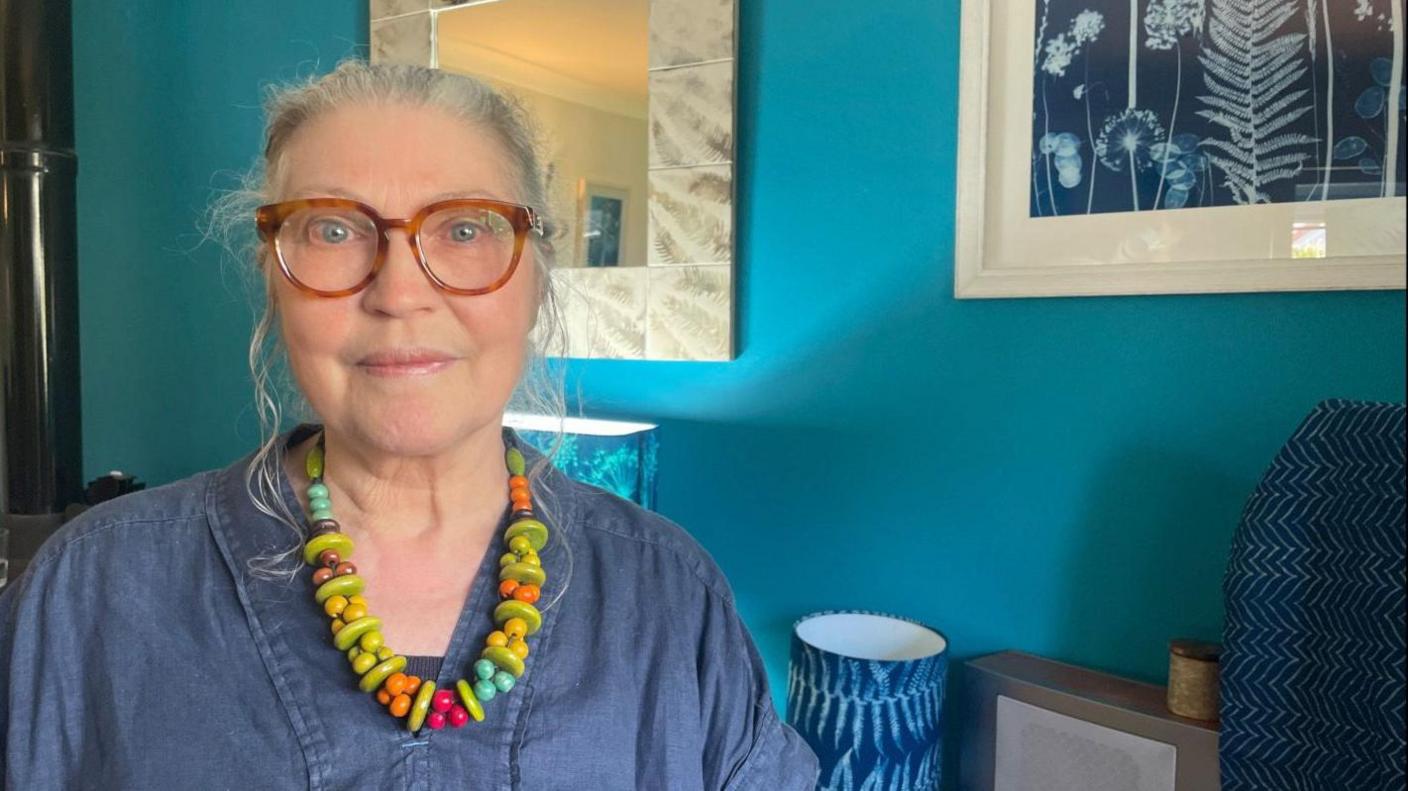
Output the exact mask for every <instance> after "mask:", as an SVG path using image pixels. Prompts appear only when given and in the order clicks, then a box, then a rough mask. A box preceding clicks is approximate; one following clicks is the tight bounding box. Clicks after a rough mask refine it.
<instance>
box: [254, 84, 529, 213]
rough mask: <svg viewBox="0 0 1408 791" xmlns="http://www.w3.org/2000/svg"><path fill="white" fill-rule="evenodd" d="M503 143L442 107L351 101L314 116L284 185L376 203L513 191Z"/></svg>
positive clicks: (504, 195) (283, 164) (293, 146)
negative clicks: (373, 104) (374, 104)
mask: <svg viewBox="0 0 1408 791" xmlns="http://www.w3.org/2000/svg"><path fill="white" fill-rule="evenodd" d="M506 159H507V157H506V155H505V152H504V150H503V146H502V145H501V144H500V143H499V142H498V140H497V139H496V138H495V137H494V135H492V134H491V133H489V132H488V131H487V130H485V129H484V128H483V127H481V126H479V125H477V124H473V123H470V122H468V121H465V120H462V119H459V118H456V117H454V116H451V115H450V114H448V113H446V112H443V111H441V110H438V109H435V108H428V107H416V106H408V105H382V106H369V105H350V106H347V107H342V108H338V109H336V110H332V111H329V112H327V113H324V114H322V115H320V116H318V117H315V118H312V119H310V120H309V121H308V122H306V123H305V124H304V126H303V127H302V128H300V129H299V130H298V131H297V132H295V133H294V135H293V136H292V137H291V138H290V140H289V144H288V147H287V150H286V151H284V152H283V155H282V157H281V159H280V163H279V170H280V174H279V175H280V179H279V180H280V181H281V182H282V184H281V189H280V192H281V193H282V194H283V195H284V196H285V197H293V195H294V194H295V193H297V194H299V195H306V194H307V193H309V192H318V193H320V194H330V195H339V194H342V195H343V196H348V197H350V196H352V195H356V196H358V199H360V200H363V201H365V202H368V203H374V204H376V203H380V202H381V201H382V200H418V201H422V202H425V203H429V202H433V201H435V200H437V199H441V198H443V197H458V196H464V197H471V196H473V195H472V194H477V195H480V196H486V197H496V198H501V199H508V198H511V196H512V193H513V189H512V182H511V179H510V178H509V172H510V168H509V167H508V166H507V161H506Z"/></svg>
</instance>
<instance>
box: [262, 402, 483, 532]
mask: <svg viewBox="0 0 1408 791" xmlns="http://www.w3.org/2000/svg"><path fill="white" fill-rule="evenodd" d="M317 438H318V435H317V434H314V435H313V436H311V437H309V438H308V439H307V440H305V441H304V442H301V443H299V444H298V445H297V446H295V447H293V448H290V449H289V453H288V457H287V460H286V461H287V465H288V472H289V480H290V481H292V482H294V488H295V489H296V490H298V492H299V497H300V502H301V503H302V505H303V507H304V508H305V509H306V508H307V501H306V497H305V496H304V495H303V491H302V490H304V489H306V488H307V485H308V478H307V474H306V473H305V472H304V460H305V459H306V457H307V453H308V450H309V449H310V448H312V447H313V445H314V443H316V442H317ZM325 445H326V447H325V457H326V462H325V472H324V475H323V483H324V484H325V485H326V486H327V487H328V490H329V497H330V498H331V500H332V502H333V514H334V515H335V518H336V519H337V520H338V522H340V523H341V524H342V526H343V530H344V532H347V533H348V534H349V535H350V536H351V537H352V538H353V539H354V540H355V539H357V538H359V537H361V538H370V539H371V540H372V541H374V542H377V543H380V542H382V541H385V540H392V541H401V542H409V543H413V544H422V545H434V544H438V543H442V542H445V541H449V542H454V543H460V542H464V541H470V542H475V541H477V540H482V539H484V538H486V537H487V534H488V533H489V532H491V531H492V530H493V529H494V528H495V527H496V526H497V524H498V522H499V519H500V517H501V515H502V514H503V511H504V507H505V505H506V504H507V502H508V500H507V498H508V471H507V469H506V468H505V465H504V451H505V448H504V441H503V432H502V429H501V428H500V427H499V426H497V425H488V426H485V427H483V428H482V429H479V430H477V431H475V432H474V433H473V434H470V435H469V436H467V437H465V438H464V440H462V441H460V442H458V443H456V444H455V445H453V446H451V447H449V448H446V449H445V450H444V451H442V452H439V453H436V454H433V455H426V456H399V455H393V454H386V453H384V452H382V451H381V450H380V449H378V448H376V447H373V446H369V445H367V444H365V443H362V442H359V441H358V440H357V439H356V438H354V437H351V436H348V435H346V434H342V433H339V432H337V431H335V430H332V431H327V436H326V440H325ZM467 533H468V534H467ZM479 533H484V534H485V535H483V536H481V535H479ZM358 534H362V535H360V536H359V535H358Z"/></svg>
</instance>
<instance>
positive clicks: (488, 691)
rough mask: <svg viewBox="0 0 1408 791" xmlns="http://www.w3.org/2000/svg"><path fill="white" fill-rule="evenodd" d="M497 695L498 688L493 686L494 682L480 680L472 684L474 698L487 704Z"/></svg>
mask: <svg viewBox="0 0 1408 791" xmlns="http://www.w3.org/2000/svg"><path fill="white" fill-rule="evenodd" d="M497 694H499V688H498V687H496V686H494V682H492V681H485V680H483V679H480V680H478V681H476V682H474V697H476V698H479V699H480V700H482V701H484V702H485V703H488V702H489V701H491V700H493V699H494V696H495V695H497Z"/></svg>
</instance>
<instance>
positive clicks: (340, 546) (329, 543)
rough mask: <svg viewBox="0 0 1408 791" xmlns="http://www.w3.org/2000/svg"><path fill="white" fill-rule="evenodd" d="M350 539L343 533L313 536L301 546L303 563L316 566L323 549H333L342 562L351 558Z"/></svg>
mask: <svg viewBox="0 0 1408 791" xmlns="http://www.w3.org/2000/svg"><path fill="white" fill-rule="evenodd" d="M352 546H353V545H352V539H350V538H348V537H347V535H346V534H345V533H324V534H322V535H320V536H313V537H312V538H310V539H308V543H306V544H304V545H303V562H304V563H307V564H308V565H310V566H316V565H318V556H319V555H321V554H323V550H325V549H335V550H337V554H338V555H340V556H341V557H342V559H343V560H347V559H348V558H350V557H352Z"/></svg>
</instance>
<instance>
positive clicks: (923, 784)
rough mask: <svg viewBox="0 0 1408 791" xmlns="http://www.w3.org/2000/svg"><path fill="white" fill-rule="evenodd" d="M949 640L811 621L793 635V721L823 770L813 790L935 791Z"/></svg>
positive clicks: (889, 622)
mask: <svg viewBox="0 0 1408 791" xmlns="http://www.w3.org/2000/svg"><path fill="white" fill-rule="evenodd" d="M947 677H948V640H947V639H945V638H944V636H943V635H941V634H939V633H938V632H937V631H935V630H933V629H930V628H929V627H927V626H925V625H923V624H921V623H919V622H917V621H911V620H908V619H905V618H899V617H896V616H892V615H882V614H879V613H870V612H860V611H841V612H820V613H813V614H812V615H808V616H805V617H803V618H802V619H801V620H799V621H797V623H796V624H794V625H793V628H792V661H791V665H790V667H789V668H788V677H787V722H788V724H790V725H791V726H792V727H793V728H796V729H797V732H798V733H800V734H801V735H802V738H804V739H806V741H807V744H809V745H811V748H812V750H813V751H815V752H816V754H817V757H818V758H819V759H820V761H821V778H820V780H819V781H818V785H817V788H819V789H826V791H851V790H852V789H872V788H873V789H882V788H883V789H895V790H896V791H909V790H910V789H926V791H927V790H929V789H935V788H938V787H939V778H940V775H941V769H942V749H943V748H942V738H941V737H942V728H943V722H942V712H943V707H944V687H945V686H946V682H947Z"/></svg>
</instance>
